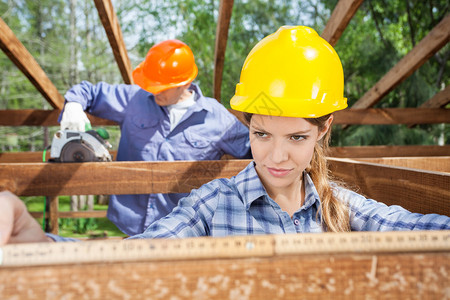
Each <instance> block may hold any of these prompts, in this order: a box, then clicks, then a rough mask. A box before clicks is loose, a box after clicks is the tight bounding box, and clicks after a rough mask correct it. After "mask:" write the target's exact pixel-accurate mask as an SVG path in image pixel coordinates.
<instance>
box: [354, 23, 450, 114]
mask: <svg viewBox="0 0 450 300" xmlns="http://www.w3.org/2000/svg"><path fill="white" fill-rule="evenodd" d="M449 28H450V14H449V15H447V16H446V17H445V18H444V19H443V20H442V21H441V22H440V23H439V24H438V25H436V26H435V27H434V28H433V30H431V31H430V32H429V33H428V35H427V36H426V37H424V38H423V39H422V40H421V41H420V42H419V43H418V44H417V45H416V46H415V47H414V48H413V49H412V50H411V51H410V52H409V53H408V54H407V55H406V56H404V57H403V58H402V59H401V60H400V61H399V62H398V63H397V64H396V65H395V66H394V67H393V68H392V69H391V70H389V72H387V73H386V75H384V76H383V78H381V79H380V80H379V81H378V82H377V83H376V84H375V85H374V86H373V87H372V88H371V89H370V90H369V91H367V92H366V93H365V94H364V95H363V96H362V97H361V98H360V99H359V100H358V101H356V103H355V104H353V106H352V108H367V107H371V106H373V105H375V104H376V103H377V102H379V101H380V100H381V99H382V98H383V97H384V96H385V95H387V94H388V93H389V92H390V91H392V90H393V89H394V88H395V87H396V86H397V85H399V84H400V83H401V82H402V81H403V80H405V79H406V78H408V77H409V76H410V75H411V74H412V73H413V72H414V71H416V70H417V69H418V68H419V67H420V66H422V65H423V64H424V63H425V62H426V61H427V60H428V59H429V58H430V57H431V56H432V55H434V54H435V53H436V52H437V51H439V50H440V49H441V48H442V47H443V46H445V45H446V44H447V43H448V41H449V39H450V31H449V30H448V29H449ZM416 123H417V122H416Z"/></svg>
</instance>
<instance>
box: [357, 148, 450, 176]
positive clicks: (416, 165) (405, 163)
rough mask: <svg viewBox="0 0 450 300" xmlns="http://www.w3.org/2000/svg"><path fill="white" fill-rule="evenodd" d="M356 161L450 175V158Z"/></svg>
mask: <svg viewBox="0 0 450 300" xmlns="http://www.w3.org/2000/svg"><path fill="white" fill-rule="evenodd" d="M449 155H450V152H449ZM356 160H358V161H363V162H369V163H374V164H382V165H389V166H397V167H405V168H413V169H420V170H428V171H436V172H447V173H450V156H441V157H430V156H427V157H378V158H357V159H356Z"/></svg>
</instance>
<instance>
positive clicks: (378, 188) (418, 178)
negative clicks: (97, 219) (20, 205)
mask: <svg viewBox="0 0 450 300" xmlns="http://www.w3.org/2000/svg"><path fill="white" fill-rule="evenodd" d="M249 162H250V160H219V161H173V162H105V163H70V164H57V163H28V164H18V163H9V164H5V163H1V164H0V170H2V171H1V172H0V190H4V189H8V190H10V191H12V192H13V193H16V194H17V195H19V196H34V195H37V196H41V195H45V196H55V195H102V194H105V195H108V194H146V193H187V192H190V191H191V190H192V189H194V188H197V187H199V186H201V185H202V184H204V183H206V182H208V181H211V180H212V179H214V178H224V177H225V178H229V177H231V176H234V175H236V174H237V173H238V172H240V171H241V170H242V169H243V168H244V167H245V166H246V165H247V164H248V163H249ZM330 167H331V170H332V172H333V174H334V175H336V176H337V177H339V178H342V179H344V181H345V182H347V183H348V184H349V185H350V186H354V185H356V186H358V187H359V188H360V192H362V193H364V194H365V195H367V196H368V197H370V198H373V199H376V200H378V201H381V202H384V203H386V204H389V205H391V204H397V205H400V206H403V207H404V208H406V209H409V210H411V211H414V212H419V213H439V214H443V215H449V216H450V205H449V204H448V201H449V199H450V174H448V173H442V172H431V171H420V170H415V169H407V168H401V167H394V166H385V165H379V164H373V163H364V162H358V161H352V160H343V159H338V158H330Z"/></svg>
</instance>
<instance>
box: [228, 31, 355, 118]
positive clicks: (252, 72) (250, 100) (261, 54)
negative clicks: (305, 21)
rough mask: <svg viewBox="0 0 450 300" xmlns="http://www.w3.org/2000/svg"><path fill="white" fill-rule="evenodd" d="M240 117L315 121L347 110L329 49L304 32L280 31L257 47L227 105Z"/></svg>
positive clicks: (341, 76) (336, 63)
mask: <svg viewBox="0 0 450 300" xmlns="http://www.w3.org/2000/svg"><path fill="white" fill-rule="evenodd" d="M230 104H231V108H232V109H234V110H238V111H243V112H248V113H254V114H261V115H270V116H284V117H300V118H317V117H321V116H324V115H326V114H329V113H332V112H334V111H337V110H341V109H344V108H346V107H347V98H344V71H343V69H342V64H341V61H340V59H339V56H338V55H337V53H336V51H335V50H334V49H333V47H332V46H331V45H330V44H329V43H328V42H327V41H325V40H324V39H323V38H321V37H320V36H319V35H318V34H317V32H315V31H314V30H313V29H311V28H309V27H306V26H282V27H280V28H279V29H278V30H277V31H276V32H275V33H273V34H271V35H269V36H267V37H265V38H264V39H262V40H261V41H259V42H258V44H256V46H255V47H253V49H252V50H251V51H250V53H249V54H248V56H247V58H246V60H245V62H244V66H243V67H242V71H241V78H240V82H239V83H238V84H237V85H236V93H235V95H234V96H233V98H232V99H231V101H230Z"/></svg>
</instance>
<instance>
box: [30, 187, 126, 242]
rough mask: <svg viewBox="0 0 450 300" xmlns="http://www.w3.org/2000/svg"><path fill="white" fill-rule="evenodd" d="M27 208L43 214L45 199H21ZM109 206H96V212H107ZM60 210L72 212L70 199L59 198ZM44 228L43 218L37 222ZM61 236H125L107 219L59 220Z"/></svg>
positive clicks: (66, 197) (65, 197)
mask: <svg viewBox="0 0 450 300" xmlns="http://www.w3.org/2000/svg"><path fill="white" fill-rule="evenodd" d="M21 199H22V200H23V201H24V203H25V205H26V206H27V209H28V211H32V212H43V211H44V203H45V197H21ZM107 208H108V206H107V205H99V204H95V205H94V210H106V209H107ZM59 210H60V211H70V197H68V196H60V197H59ZM37 221H38V222H39V224H40V225H41V226H42V218H41V219H38V220H37ZM58 225H59V234H60V235H61V236H70V237H77V238H89V237H90V238H92V237H102V236H104V235H106V236H109V237H111V236H125V234H124V233H122V232H121V231H120V230H119V229H118V228H117V227H116V226H115V225H114V224H113V223H112V222H111V221H109V220H108V219H107V218H98V219H93V218H81V219H71V218H67V219H59V220H58Z"/></svg>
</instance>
